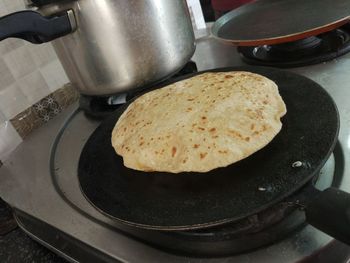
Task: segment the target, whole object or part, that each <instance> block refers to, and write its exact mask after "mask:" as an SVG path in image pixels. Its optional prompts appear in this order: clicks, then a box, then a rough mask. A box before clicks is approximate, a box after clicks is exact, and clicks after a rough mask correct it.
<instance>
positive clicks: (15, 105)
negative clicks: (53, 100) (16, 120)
mask: <svg viewBox="0 0 350 263" xmlns="http://www.w3.org/2000/svg"><path fill="white" fill-rule="evenodd" d="M29 106H30V104H29V101H28V99H27V98H26V96H25V95H24V94H23V92H22V91H21V89H20V87H19V85H18V84H17V83H14V84H12V85H11V86H8V87H7V88H6V89H3V90H2V91H0V111H1V112H2V114H3V115H4V116H5V117H6V118H7V120H10V119H12V118H13V117H15V116H16V115H17V114H18V113H20V112H22V111H23V110H25V109H26V108H28V107H29Z"/></svg>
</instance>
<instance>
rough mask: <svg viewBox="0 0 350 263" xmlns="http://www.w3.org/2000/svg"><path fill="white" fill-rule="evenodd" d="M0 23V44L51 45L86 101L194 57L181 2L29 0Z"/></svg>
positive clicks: (137, 84)
mask: <svg viewBox="0 0 350 263" xmlns="http://www.w3.org/2000/svg"><path fill="white" fill-rule="evenodd" d="M29 2H30V3H31V5H32V6H33V7H36V8H37V9H36V10H35V11H33V10H27V11H21V12H16V13H13V14H9V15H7V16H4V17H2V18H0V40H3V39H5V38H8V37H17V38H22V39H25V40H27V41H30V42H32V43H35V44H40V43H43V42H47V41H51V40H53V42H52V44H53V46H54V48H55V51H56V53H57V55H58V57H59V59H60V61H61V62H62V65H63V67H64V69H65V71H66V73H67V75H68V77H69V79H70V81H71V82H72V83H74V84H76V86H77V87H78V89H79V91H80V92H81V93H82V94H86V95H100V96H103V95H111V94H116V93H120V92H125V91H128V90H130V89H136V88H138V87H142V86H145V85H148V84H151V83H154V82H156V81H159V80H161V79H163V78H166V77H168V76H169V75H171V74H174V73H175V72H176V71H177V70H179V69H181V68H182V67H183V66H184V65H185V64H186V62H188V60H189V59H190V58H191V56H192V55H193V53H194V50H195V45H194V34H193V29H192V24H191V19H190V16H189V12H188V9H187V4H186V1H185V0H31V1H29Z"/></svg>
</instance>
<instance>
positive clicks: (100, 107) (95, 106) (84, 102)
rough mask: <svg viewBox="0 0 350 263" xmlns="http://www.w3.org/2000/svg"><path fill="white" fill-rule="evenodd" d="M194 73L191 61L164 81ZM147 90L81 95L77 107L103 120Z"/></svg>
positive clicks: (89, 116) (86, 113)
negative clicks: (103, 94) (101, 95)
mask: <svg viewBox="0 0 350 263" xmlns="http://www.w3.org/2000/svg"><path fill="white" fill-rule="evenodd" d="M195 72H197V66H196V63H195V62H193V61H189V62H187V64H186V65H185V66H184V67H183V68H182V69H181V70H180V71H179V72H177V73H176V74H174V75H173V76H171V77H170V78H168V79H166V80H165V81H168V80H171V79H173V78H177V77H179V76H182V75H186V74H190V73H195ZM158 84H159V83H156V84H154V85H158ZM154 85H152V86H154ZM148 88H150V87H145V88H140V89H138V90H135V91H131V92H129V93H126V92H125V93H120V94H116V95H113V96H107V97H100V96H87V95H81V96H80V100H79V106H80V109H82V110H83V111H84V113H85V115H86V116H87V117H88V118H92V119H97V120H103V119H105V118H106V117H108V116H109V114H111V113H112V112H113V111H115V110H116V109H118V108H119V107H120V106H121V105H123V104H124V103H125V102H127V101H128V100H130V99H132V98H134V97H136V96H138V95H140V94H141V93H143V92H144V91H145V90H147V89H148Z"/></svg>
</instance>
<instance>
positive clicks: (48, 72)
mask: <svg viewBox="0 0 350 263" xmlns="http://www.w3.org/2000/svg"><path fill="white" fill-rule="evenodd" d="M40 72H41V73H42V75H43V77H44V79H45V81H46V83H47V85H48V86H49V89H50V90H51V92H53V91H55V90H57V89H58V88H60V87H62V86H63V85H64V84H66V83H68V82H69V80H68V77H67V75H66V74H65V72H64V69H63V67H62V64H61V62H59V61H58V60H54V61H52V62H50V63H49V64H47V65H45V66H44V67H41V68H40Z"/></svg>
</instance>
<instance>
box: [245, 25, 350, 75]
mask: <svg viewBox="0 0 350 263" xmlns="http://www.w3.org/2000/svg"><path fill="white" fill-rule="evenodd" d="M349 51H350V24H346V25H344V26H342V27H340V28H338V29H335V30H332V31H330V32H327V33H323V34H321V35H318V36H313V37H308V38H305V39H301V40H298V41H294V42H288V43H283V44H278V45H263V46H255V47H238V52H239V53H240V54H241V57H242V60H243V61H244V62H246V63H248V64H251V65H261V66H275V67H284V68H287V67H299V66H306V65H312V64H318V63H322V62H325V61H329V60H332V59H335V58H337V57H339V56H342V55H344V54H346V53H348V52H349Z"/></svg>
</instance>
